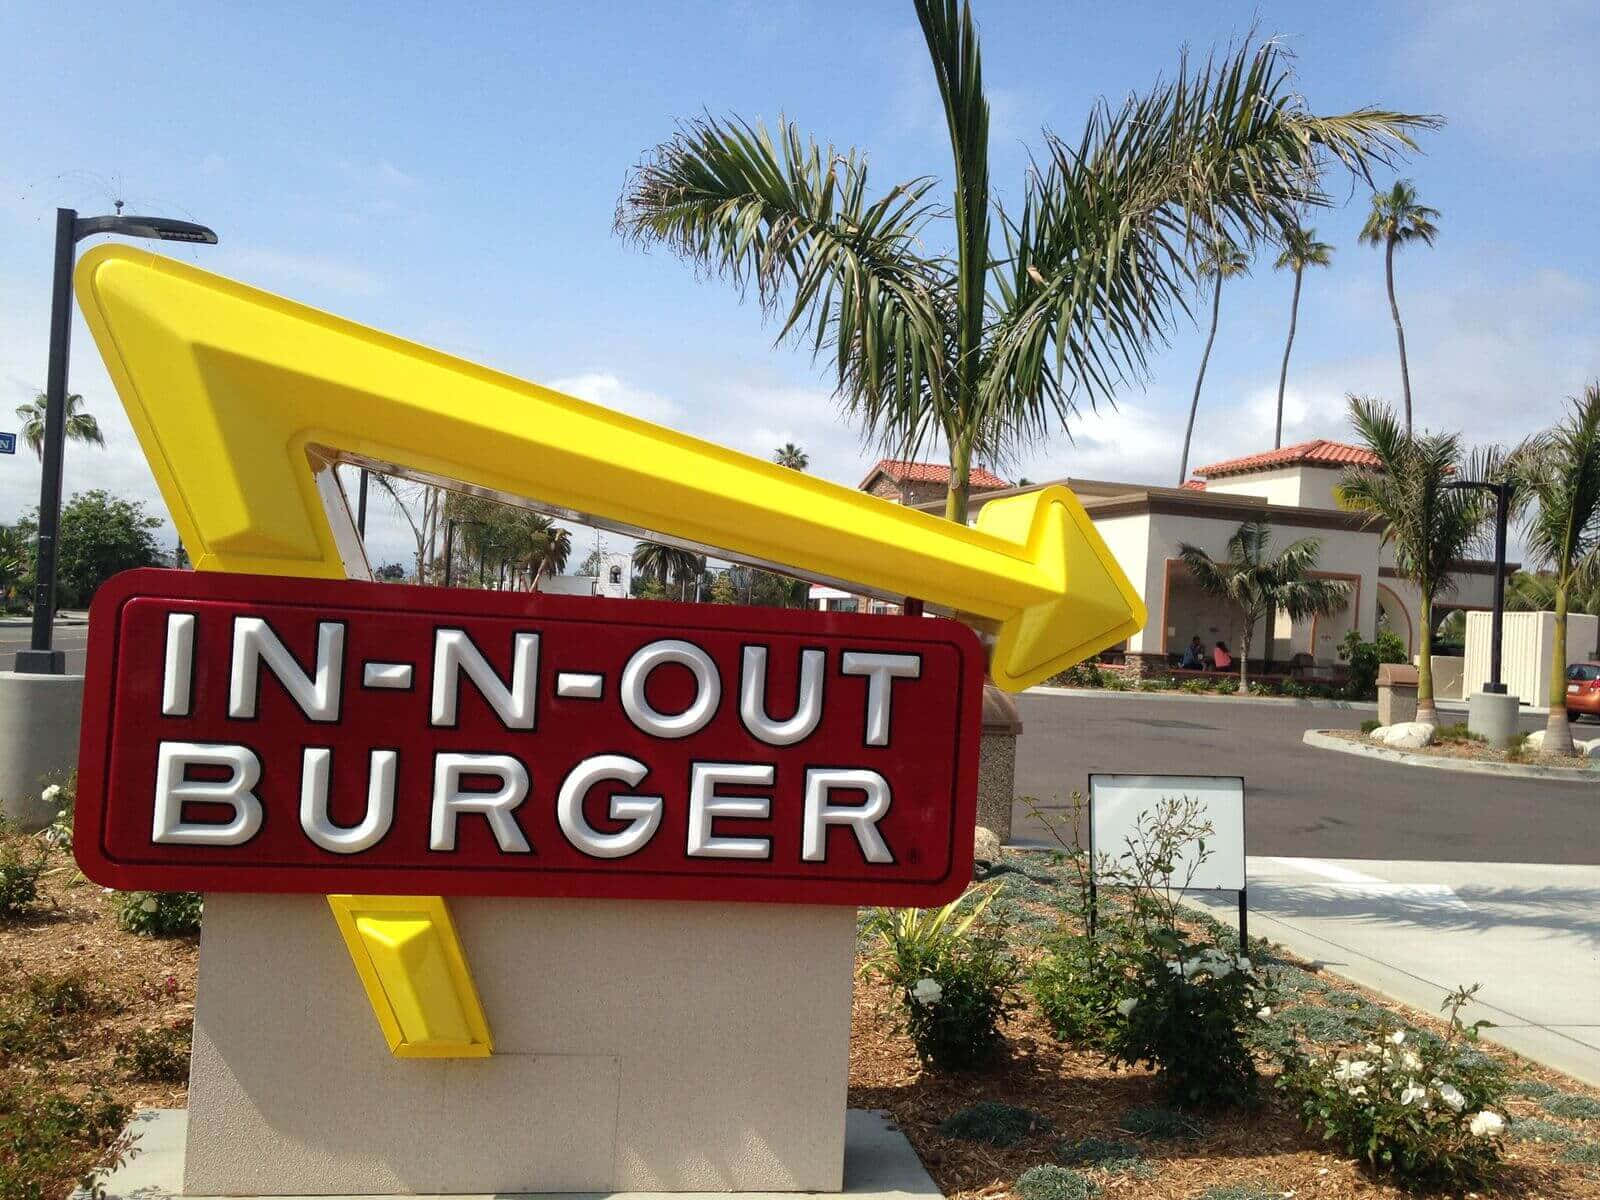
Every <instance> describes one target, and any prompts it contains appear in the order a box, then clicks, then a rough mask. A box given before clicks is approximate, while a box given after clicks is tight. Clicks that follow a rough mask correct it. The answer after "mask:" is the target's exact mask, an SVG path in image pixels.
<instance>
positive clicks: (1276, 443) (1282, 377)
mask: <svg viewBox="0 0 1600 1200" xmlns="http://www.w3.org/2000/svg"><path fill="white" fill-rule="evenodd" d="M1304 271H1305V268H1303V267H1296V268H1295V269H1294V299H1292V300H1291V301H1289V340H1288V341H1287V342H1285V343H1284V344H1283V366H1282V367H1280V368H1279V369H1278V425H1277V428H1276V429H1274V430H1273V433H1272V448H1273V449H1274V450H1276V449H1278V448H1279V447H1280V446H1282V445H1283V386H1284V384H1285V383H1287V382H1288V380H1289V350H1290V349H1291V348H1292V347H1293V346H1294V326H1295V321H1296V320H1297V319H1298V317H1299V315H1300V276H1301V275H1302V274H1303V273H1304ZM1179 482H1180V483H1181V482H1182V480H1179Z"/></svg>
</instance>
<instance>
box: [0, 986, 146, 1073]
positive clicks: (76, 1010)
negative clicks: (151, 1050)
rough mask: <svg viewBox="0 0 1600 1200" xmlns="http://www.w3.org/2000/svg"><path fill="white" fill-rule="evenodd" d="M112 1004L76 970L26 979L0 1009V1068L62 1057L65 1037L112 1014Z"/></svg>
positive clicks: (111, 999) (43, 1061)
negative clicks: (101, 1015)
mask: <svg viewBox="0 0 1600 1200" xmlns="http://www.w3.org/2000/svg"><path fill="white" fill-rule="evenodd" d="M117 1007H118V1006H117V1003H116V1001H115V1000H114V999H113V998H112V997H110V996H109V995H107V994H106V993H104V992H102V991H100V990H99V989H98V988H96V987H95V986H94V985H93V984H91V983H90V982H89V979H88V977H87V976H86V975H84V974H83V973H82V972H81V971H67V972H64V973H62V974H59V975H46V974H40V975H30V976H28V977H27V980H26V981H25V982H24V983H23V985H22V986H21V987H20V988H17V989H16V990H15V991H13V992H12V993H11V995H10V996H8V997H6V999H5V1001H4V1003H3V1004H0V1064H4V1063H6V1062H10V1061H14V1060H30V1061H33V1062H37V1063H49V1062H53V1061H54V1060H57V1059H60V1058H63V1057H65V1056H66V1054H67V1053H68V1049H69V1045H70V1043H69V1040H68V1039H69V1038H70V1037H71V1036H73V1035H75V1034H76V1033H78V1032H79V1031H80V1030H82V1028H83V1027H84V1026H85V1025H86V1024H88V1021H89V1018H90V1017H93V1016H95V1015H96V1014H99V1013H107V1012H115V1011H116V1010H117Z"/></svg>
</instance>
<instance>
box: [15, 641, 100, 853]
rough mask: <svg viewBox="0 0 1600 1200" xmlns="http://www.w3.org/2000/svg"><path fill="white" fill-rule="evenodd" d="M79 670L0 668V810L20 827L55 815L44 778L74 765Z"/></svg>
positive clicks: (39, 825) (79, 701)
mask: <svg viewBox="0 0 1600 1200" xmlns="http://www.w3.org/2000/svg"><path fill="white" fill-rule="evenodd" d="M82 711H83V676H82V675H19V674H17V673H16V672H15V671H0V816H3V817H4V818H5V819H6V820H7V821H11V822H13V823H15V824H17V825H19V826H21V827H22V829H23V830H24V831H26V832H29V833H31V832H32V831H34V830H35V829H43V828H44V827H45V826H46V825H48V824H50V822H51V821H53V820H55V816H56V806H55V805H53V804H46V803H45V802H44V801H43V800H41V799H40V798H39V793H40V792H41V791H42V790H43V789H44V786H45V778H46V777H47V776H49V775H52V774H56V773H58V772H63V771H70V770H72V769H73V768H74V767H76V766H77V765H78V717H79V715H80V714H81V712H82Z"/></svg>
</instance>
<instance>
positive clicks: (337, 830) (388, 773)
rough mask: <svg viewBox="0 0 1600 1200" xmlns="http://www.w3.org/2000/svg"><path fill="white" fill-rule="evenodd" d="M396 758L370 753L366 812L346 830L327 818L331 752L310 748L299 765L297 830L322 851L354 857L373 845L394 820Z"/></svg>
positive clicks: (382, 752) (395, 755)
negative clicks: (298, 825)
mask: <svg viewBox="0 0 1600 1200" xmlns="http://www.w3.org/2000/svg"><path fill="white" fill-rule="evenodd" d="M399 761H400V755H399V754H398V753H397V752H396V751H393V750H374V751H373V752H372V758H371V760H370V762H369V765H368V767H367V811H366V813H365V815H363V816H362V818H361V823H360V824H359V825H351V826H349V827H348V828H346V827H342V826H339V825H335V824H334V823H333V822H332V821H330V820H329V819H328V777H329V776H330V775H331V774H332V773H333V751H332V750H330V749H328V748H327V747H326V746H312V747H310V748H309V749H307V750H306V752H305V757H304V758H303V759H302V761H301V765H300V828H301V829H303V830H305V834H306V836H307V837H308V838H310V839H311V840H312V841H313V842H315V843H316V844H317V845H319V846H321V847H322V848H323V849H324V850H331V851H333V852H334V853H335V854H357V853H360V852H361V851H362V850H366V849H369V848H371V847H373V846H376V845H377V844H378V843H379V842H381V841H382V840H383V835H384V834H386V833H388V832H389V826H390V824H391V823H392V822H393V821H394V773H395V767H396V766H397V765H398V763H399Z"/></svg>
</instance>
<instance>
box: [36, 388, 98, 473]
mask: <svg viewBox="0 0 1600 1200" xmlns="http://www.w3.org/2000/svg"><path fill="white" fill-rule="evenodd" d="M48 408H49V401H48V399H46V397H45V394H44V393H43V392H39V393H38V394H37V395H35V396H34V398H33V402H32V403H31V404H19V405H18V406H17V416H18V418H19V419H20V420H21V421H22V440H23V441H25V442H27V443H28V445H29V446H30V447H32V449H33V452H34V453H35V454H36V455H38V456H39V458H40V460H41V461H42V460H43V459H44V426H45V412H46V410H47V409H48ZM63 412H65V414H66V418H67V421H66V425H65V427H64V428H65V432H66V435H67V441H69V442H89V443H91V444H92V445H95V446H99V447H100V448H101V449H102V450H103V449H105V445H106V439H105V438H104V437H103V436H102V435H101V433H100V422H99V421H96V420H95V419H94V417H93V416H91V415H90V414H89V413H86V412H84V411H83V397H82V396H80V395H78V393H77V392H73V393H72V394H71V395H69V396H68V397H67V402H66V405H65V406H64V408H63Z"/></svg>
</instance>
